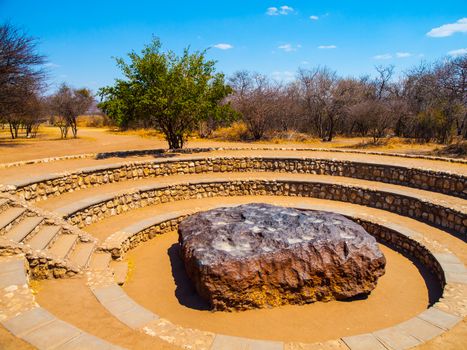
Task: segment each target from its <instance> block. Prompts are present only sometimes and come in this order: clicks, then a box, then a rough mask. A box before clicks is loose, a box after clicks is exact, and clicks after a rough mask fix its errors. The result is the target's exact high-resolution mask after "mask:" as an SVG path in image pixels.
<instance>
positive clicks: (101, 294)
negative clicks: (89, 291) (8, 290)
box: [93, 285, 126, 303]
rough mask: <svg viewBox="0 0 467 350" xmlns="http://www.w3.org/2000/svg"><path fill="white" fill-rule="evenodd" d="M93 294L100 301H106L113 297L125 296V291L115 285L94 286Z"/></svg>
mask: <svg viewBox="0 0 467 350" xmlns="http://www.w3.org/2000/svg"><path fill="white" fill-rule="evenodd" d="M93 292H94V295H95V296H96V297H97V299H99V301H100V302H101V303H107V302H110V301H112V300H115V299H120V298H123V297H125V296H126V293H125V292H124V291H123V289H122V288H120V287H119V286H117V285H111V286H108V287H103V288H95V289H94V290H93Z"/></svg>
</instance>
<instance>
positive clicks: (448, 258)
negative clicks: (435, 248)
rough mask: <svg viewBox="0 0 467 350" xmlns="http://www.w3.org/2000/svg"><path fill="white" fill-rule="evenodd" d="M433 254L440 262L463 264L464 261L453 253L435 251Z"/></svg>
mask: <svg viewBox="0 0 467 350" xmlns="http://www.w3.org/2000/svg"><path fill="white" fill-rule="evenodd" d="M433 256H434V257H435V258H436V260H438V261H439V262H440V263H447V264H449V263H450V264H462V261H460V260H459V258H458V257H457V256H455V255H454V254H451V253H434V254H433Z"/></svg>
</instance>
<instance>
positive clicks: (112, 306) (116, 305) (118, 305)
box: [103, 296, 138, 315]
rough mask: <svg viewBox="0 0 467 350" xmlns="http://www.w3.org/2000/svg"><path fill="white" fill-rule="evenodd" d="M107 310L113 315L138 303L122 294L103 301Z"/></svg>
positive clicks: (126, 310)
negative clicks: (116, 297) (119, 296)
mask: <svg viewBox="0 0 467 350" xmlns="http://www.w3.org/2000/svg"><path fill="white" fill-rule="evenodd" d="M103 305H105V307H106V308H107V310H109V312H110V313H112V314H114V315H119V314H122V313H125V312H128V311H130V310H131V309H134V308H135V307H136V306H137V305H138V304H137V303H136V302H134V301H133V299H131V298H129V297H128V296H122V297H121V298H118V299H113V300H111V301H106V302H104V303H103Z"/></svg>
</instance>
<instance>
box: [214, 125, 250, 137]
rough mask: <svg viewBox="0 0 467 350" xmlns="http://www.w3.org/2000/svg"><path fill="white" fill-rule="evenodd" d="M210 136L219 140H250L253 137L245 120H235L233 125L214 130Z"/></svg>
mask: <svg viewBox="0 0 467 350" xmlns="http://www.w3.org/2000/svg"><path fill="white" fill-rule="evenodd" d="M210 138H211V139H214V140H218V141H250V140H251V139H252V137H251V134H250V133H249V131H248V128H247V127H246V125H245V123H243V122H235V123H233V124H232V125H231V126H228V127H225V128H219V129H217V130H214V131H213V133H212V135H211V137H210Z"/></svg>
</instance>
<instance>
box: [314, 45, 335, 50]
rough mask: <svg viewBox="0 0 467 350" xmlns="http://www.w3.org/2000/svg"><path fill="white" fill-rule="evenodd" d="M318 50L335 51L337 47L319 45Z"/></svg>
mask: <svg viewBox="0 0 467 350" xmlns="http://www.w3.org/2000/svg"><path fill="white" fill-rule="evenodd" d="M318 49H322V50H329V49H337V46H336V45H320V46H318Z"/></svg>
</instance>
